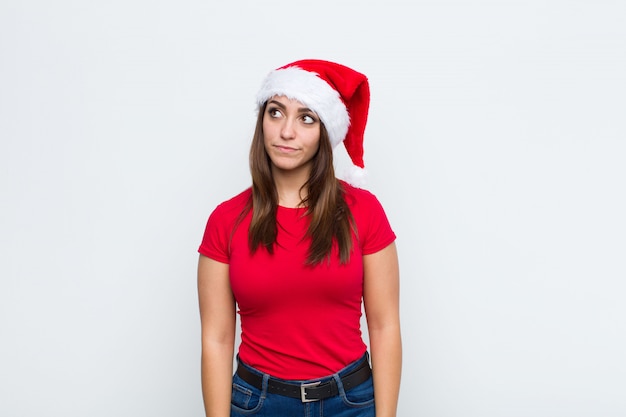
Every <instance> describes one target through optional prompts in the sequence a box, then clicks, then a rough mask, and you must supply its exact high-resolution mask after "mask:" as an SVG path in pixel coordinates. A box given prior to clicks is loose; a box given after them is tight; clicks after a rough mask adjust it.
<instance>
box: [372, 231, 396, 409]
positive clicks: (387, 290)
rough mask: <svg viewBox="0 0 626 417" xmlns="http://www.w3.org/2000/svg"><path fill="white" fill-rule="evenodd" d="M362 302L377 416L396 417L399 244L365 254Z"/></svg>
mask: <svg viewBox="0 0 626 417" xmlns="http://www.w3.org/2000/svg"><path fill="white" fill-rule="evenodd" d="M363 268H364V273H365V277H364V284H363V285H364V287H363V302H364V305H365V314H366V317H367V327H368V331H369V338H370V350H371V354H372V373H373V375H374V392H375V395H376V416H377V417H395V415H396V409H397V406H398V394H399V391H400V373H401V369H402V342H401V338H400V312H399V310H400V308H399V271H398V255H397V252H396V245H395V243H392V244H391V245H389V246H387V247H386V248H385V249H383V250H381V251H379V252H376V253H373V254H371V255H365V256H364V257H363Z"/></svg>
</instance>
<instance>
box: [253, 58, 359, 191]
mask: <svg viewBox="0 0 626 417" xmlns="http://www.w3.org/2000/svg"><path fill="white" fill-rule="evenodd" d="M273 96H285V97H287V98H290V99H293V100H298V101H299V102H301V103H302V104H304V105H305V106H307V107H308V108H310V109H311V110H313V111H314V112H315V113H317V115H318V116H319V117H320V119H321V121H322V123H324V126H325V127H326V130H327V131H328V136H329V139H330V143H331V145H332V147H333V148H335V147H336V146H337V145H339V144H340V143H341V142H343V144H344V146H345V148H346V151H347V152H348V155H349V156H350V159H351V160H352V163H353V164H354V168H353V169H352V170H351V172H349V173H347V174H346V175H345V176H346V178H345V180H346V181H348V182H350V183H351V184H353V185H362V182H363V177H364V167H365V165H364V163H363V134H364V133H365V125H366V123H367V114H368V110H369V103H370V90H369V84H368V82H367V77H365V75H363V74H361V73H359V72H357V71H355V70H353V69H351V68H348V67H346V66H344V65H341V64H337V63H334V62H329V61H322V60H317V59H305V60H301V61H296V62H292V63H291V64H287V65H285V66H283V67H280V68H278V69H276V70H274V71H272V72H270V73H269V74H268V75H267V77H266V78H265V80H264V81H263V84H262V86H261V89H260V90H259V92H258V94H257V104H258V105H259V107H260V106H262V105H263V104H265V102H266V101H267V100H269V99H270V98H271V97H273Z"/></svg>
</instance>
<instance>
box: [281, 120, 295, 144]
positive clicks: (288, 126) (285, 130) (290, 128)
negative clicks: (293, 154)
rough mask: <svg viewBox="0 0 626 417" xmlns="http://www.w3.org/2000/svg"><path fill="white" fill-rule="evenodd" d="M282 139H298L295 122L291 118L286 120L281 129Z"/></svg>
mask: <svg viewBox="0 0 626 417" xmlns="http://www.w3.org/2000/svg"><path fill="white" fill-rule="evenodd" d="M280 137H281V138H283V139H293V138H295V137H296V131H295V129H294V121H293V120H291V118H289V117H288V118H286V119H285V121H284V123H283V125H282V126H281V129H280Z"/></svg>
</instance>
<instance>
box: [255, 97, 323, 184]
mask: <svg viewBox="0 0 626 417" xmlns="http://www.w3.org/2000/svg"><path fill="white" fill-rule="evenodd" d="M320 123H321V122H320V119H319V117H318V116H317V114H316V113H315V112H313V111H312V110H311V109H309V108H307V107H306V106H305V105H303V104H302V103H300V102H299V101H296V100H290V99H288V98H286V97H284V96H274V97H272V98H270V99H269V100H268V102H267V106H266V109H265V113H264V115H263V136H264V138H265V151H266V152H267V154H268V155H269V157H270V160H271V161H272V168H273V171H274V172H275V173H302V174H304V175H307V176H308V173H309V171H310V169H311V164H312V162H311V160H312V159H313V157H314V156H315V154H316V153H317V150H318V149H319V144H320ZM307 178H308V177H307Z"/></svg>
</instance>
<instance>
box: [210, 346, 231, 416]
mask: <svg viewBox="0 0 626 417" xmlns="http://www.w3.org/2000/svg"><path fill="white" fill-rule="evenodd" d="M233 353H234V343H233V344H230V343H211V342H203V344H202V396H203V399H204V409H205V412H206V416H207V417H229V416H230V397H231V391H232V376H233Z"/></svg>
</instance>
